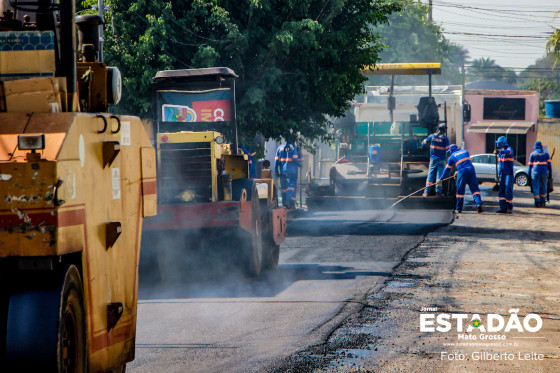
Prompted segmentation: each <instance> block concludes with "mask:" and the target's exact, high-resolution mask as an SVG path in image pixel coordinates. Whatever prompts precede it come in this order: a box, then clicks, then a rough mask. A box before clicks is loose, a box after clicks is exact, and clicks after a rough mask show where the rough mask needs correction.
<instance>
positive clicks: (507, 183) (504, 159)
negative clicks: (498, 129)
mask: <svg viewBox="0 0 560 373" xmlns="http://www.w3.org/2000/svg"><path fill="white" fill-rule="evenodd" d="M496 148H497V149H496V150H495V151H494V153H495V154H496V155H497V157H498V175H499V176H500V190H499V192H498V197H499V199H500V209H499V210H498V211H496V212H497V213H498V214H512V213H513V181H514V172H513V159H514V158H513V149H512V148H511V146H509V145H508V144H507V140H506V137H505V136H500V137H499V138H498V141H496Z"/></svg>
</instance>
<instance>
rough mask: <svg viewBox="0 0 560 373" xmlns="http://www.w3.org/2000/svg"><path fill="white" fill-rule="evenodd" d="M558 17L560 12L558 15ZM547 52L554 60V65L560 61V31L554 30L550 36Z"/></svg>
mask: <svg viewBox="0 0 560 373" xmlns="http://www.w3.org/2000/svg"><path fill="white" fill-rule="evenodd" d="M556 14H557V15H558V14H560V12H558V13H556ZM546 51H547V54H548V55H549V56H552V57H553V58H554V65H556V63H558V61H560V29H557V28H554V30H553V31H552V32H551V33H550V34H549V36H548V40H547V42H546Z"/></svg>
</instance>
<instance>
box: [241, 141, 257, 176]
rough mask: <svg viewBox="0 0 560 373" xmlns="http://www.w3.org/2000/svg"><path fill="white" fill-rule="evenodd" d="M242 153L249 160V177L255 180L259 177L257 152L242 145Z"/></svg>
mask: <svg viewBox="0 0 560 373" xmlns="http://www.w3.org/2000/svg"><path fill="white" fill-rule="evenodd" d="M241 151H242V152H243V153H242V154H247V158H248V160H249V177H250V178H251V179H255V178H256V177H257V152H255V151H254V150H253V149H251V148H249V147H247V146H245V144H242V145H241Z"/></svg>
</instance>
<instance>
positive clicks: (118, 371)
mask: <svg viewBox="0 0 560 373" xmlns="http://www.w3.org/2000/svg"><path fill="white" fill-rule="evenodd" d="M125 372H126V364H123V365H121V366H120V367H118V368H115V369H113V370H111V373H125Z"/></svg>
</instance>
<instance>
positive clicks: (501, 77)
mask: <svg viewBox="0 0 560 373" xmlns="http://www.w3.org/2000/svg"><path fill="white" fill-rule="evenodd" d="M468 73H469V75H470V76H471V79H469V80H471V81H472V80H478V79H484V80H496V81H501V82H506V83H510V84H515V83H516V82H517V75H516V74H515V72H514V71H511V70H506V69H504V68H503V67H501V66H500V65H498V64H496V61H495V60H493V59H491V58H490V57H488V58H484V57H481V58H477V59H475V60H473V61H472V63H471V66H470V67H469V70H468Z"/></svg>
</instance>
